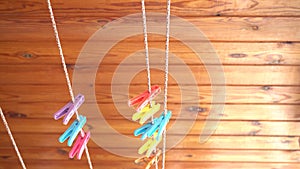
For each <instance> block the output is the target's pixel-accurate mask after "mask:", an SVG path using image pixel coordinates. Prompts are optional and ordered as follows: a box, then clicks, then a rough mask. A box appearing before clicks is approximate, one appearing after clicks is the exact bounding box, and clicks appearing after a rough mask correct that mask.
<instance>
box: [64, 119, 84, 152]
mask: <svg viewBox="0 0 300 169" xmlns="http://www.w3.org/2000/svg"><path fill="white" fill-rule="evenodd" d="M85 123H86V117H85V116H82V115H79V121H78V120H77V119H76V120H75V121H74V122H73V123H72V125H71V126H70V127H69V128H68V129H67V130H66V131H65V132H64V133H63V134H62V135H61V136H60V137H59V139H58V141H59V142H60V143H63V142H64V141H66V140H67V139H68V138H69V137H70V138H69V140H68V146H71V145H72V143H73V141H74V140H75V138H76V136H77V135H78V133H79V132H80V130H81V129H82V127H83V126H84V124H85Z"/></svg>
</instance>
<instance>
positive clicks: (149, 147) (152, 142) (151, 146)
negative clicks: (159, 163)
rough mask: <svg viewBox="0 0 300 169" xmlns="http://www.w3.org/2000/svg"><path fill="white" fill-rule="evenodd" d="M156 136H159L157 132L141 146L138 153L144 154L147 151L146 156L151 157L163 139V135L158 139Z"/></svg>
mask: <svg viewBox="0 0 300 169" xmlns="http://www.w3.org/2000/svg"><path fill="white" fill-rule="evenodd" d="M156 136H157V132H156V133H154V135H153V137H152V138H150V139H149V140H148V141H147V142H146V143H145V144H144V145H142V147H140V148H139V150H138V153H139V154H143V153H145V152H146V151H147V152H146V157H150V155H151V154H152V152H153V151H154V150H155V149H156V147H157V145H158V144H159V143H160V141H161V137H159V139H156Z"/></svg>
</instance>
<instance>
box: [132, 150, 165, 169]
mask: <svg viewBox="0 0 300 169" xmlns="http://www.w3.org/2000/svg"><path fill="white" fill-rule="evenodd" d="M160 155H161V150H159V149H158V150H156V152H155V153H153V155H152V156H150V157H147V156H143V157H140V158H138V159H136V160H135V161H134V163H135V164H140V163H141V162H145V163H147V165H146V167H145V169H150V168H151V167H152V166H153V165H154V164H155V163H158V161H159V156H160Z"/></svg>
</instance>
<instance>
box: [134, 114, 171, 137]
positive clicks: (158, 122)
mask: <svg viewBox="0 0 300 169" xmlns="http://www.w3.org/2000/svg"><path fill="white" fill-rule="evenodd" d="M171 116H172V112H171V111H168V112H167V114H166V115H164V113H162V114H161V115H160V117H158V118H155V119H154V120H153V122H152V123H151V122H150V123H147V124H145V125H144V126H142V127H140V128H138V129H136V130H135V131H134V135H135V136H138V135H142V137H141V139H142V140H145V139H146V138H147V137H148V138H150V137H152V136H153V134H154V133H155V132H156V131H158V135H157V136H156V139H157V140H158V139H159V137H160V136H161V135H162V132H163V131H164V129H165V128H166V126H167V124H168V122H169V120H170V118H171Z"/></svg>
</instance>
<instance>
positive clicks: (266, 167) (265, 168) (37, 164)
mask: <svg viewBox="0 0 300 169" xmlns="http://www.w3.org/2000/svg"><path fill="white" fill-rule="evenodd" d="M1 163H3V164H2V165H1V166H0V167H2V168H0V169H21V168H20V166H16V163H17V161H16V160H1ZM27 163H28V168H32V169H40V168H44V169H53V168H56V169H74V168H80V169H85V168H87V163H86V161H83V160H81V161H78V160H27ZM166 166H167V168H174V169H181V168H190V169H207V168H211V169H220V168H223V167H226V168H232V169H240V168H245V169H253V168H259V169H273V168H277V169H287V168H288V169H298V168H299V166H300V165H299V164H298V163H273V162H272V163H249V162H234V163H233V162H178V161H177V162H173V161H170V162H168V163H166ZM94 168H96V169H102V168H107V169H114V168H119V169H140V168H143V166H142V165H135V164H134V163H133V162H132V160H130V161H114V163H113V165H112V163H111V162H103V161H100V162H98V161H96V162H94Z"/></svg>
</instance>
